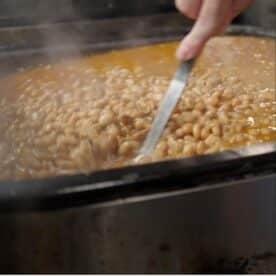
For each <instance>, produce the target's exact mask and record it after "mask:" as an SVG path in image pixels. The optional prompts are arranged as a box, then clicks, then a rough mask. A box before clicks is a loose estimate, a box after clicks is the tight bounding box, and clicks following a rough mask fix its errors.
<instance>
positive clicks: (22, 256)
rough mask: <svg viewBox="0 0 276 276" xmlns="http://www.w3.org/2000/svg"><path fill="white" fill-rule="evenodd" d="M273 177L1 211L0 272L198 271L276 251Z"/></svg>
mask: <svg viewBox="0 0 276 276" xmlns="http://www.w3.org/2000/svg"><path fill="white" fill-rule="evenodd" d="M275 181H276V175H275V174H274V175H270V176H266V177H261V178H259V179H254V180H252V179H251V180H250V181H248V180H243V181H241V182H239V183H235V184H237V185H231V186H228V187H223V188H218V189H213V190H206V191H201V192H195V193H192V194H184V193H183V194H181V192H177V193H175V194H164V195H155V196H153V197H152V198H148V199H147V198H137V199H136V200H134V202H124V201H121V202H120V201H119V202H118V201H117V202H115V203H114V204H113V205H110V206H105V207H104V206H103V207H101V208H91V207H89V206H87V207H85V208H79V209H75V210H64V211H58V212H41V213H22V214H6V215H4V214H1V215H0V244H1V247H0V272H14V273H15V272H21V273H22V272H26V273H30V272H36V273H38V272H56V273H57V272H77V273H81V272H90V273H93V272H98V273H100V272H109V273H115V272H120V273H126V272H128V273H141V272H156V273H157V272H171V273H172V272H196V271H200V270H201V269H203V268H204V267H205V266H206V265H209V264H212V263H214V262H215V261H216V260H218V259H220V258H225V259H231V258H236V257H241V256H251V255H253V254H257V253H264V252H276V235H275V233H276V186H275ZM168 185H169V183H168ZM135 201H137V202H135ZM274 272H276V267H275V271H274Z"/></svg>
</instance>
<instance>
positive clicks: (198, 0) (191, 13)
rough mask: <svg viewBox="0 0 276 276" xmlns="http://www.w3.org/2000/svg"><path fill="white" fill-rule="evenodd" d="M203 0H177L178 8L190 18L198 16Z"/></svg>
mask: <svg viewBox="0 0 276 276" xmlns="http://www.w3.org/2000/svg"><path fill="white" fill-rule="evenodd" d="M201 4H202V0H175V5H176V7H177V9H178V10H179V11H180V12H181V13H183V14H184V15H186V16H187V17H189V18H192V19H196V18H197V17H198V14H199V11H200V7H201Z"/></svg>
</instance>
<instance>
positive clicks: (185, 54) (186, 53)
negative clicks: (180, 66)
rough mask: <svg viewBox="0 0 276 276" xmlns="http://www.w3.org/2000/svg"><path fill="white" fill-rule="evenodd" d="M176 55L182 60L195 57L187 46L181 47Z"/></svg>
mask: <svg viewBox="0 0 276 276" xmlns="http://www.w3.org/2000/svg"><path fill="white" fill-rule="evenodd" d="M176 57H177V58H178V59H180V60H189V59H191V58H193V52H192V51H191V50H189V49H187V48H182V47H179V48H178V49H177V51H176Z"/></svg>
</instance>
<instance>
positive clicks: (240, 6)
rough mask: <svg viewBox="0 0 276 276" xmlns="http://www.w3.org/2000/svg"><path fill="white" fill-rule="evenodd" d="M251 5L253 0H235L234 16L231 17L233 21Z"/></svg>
mask: <svg viewBox="0 0 276 276" xmlns="http://www.w3.org/2000/svg"><path fill="white" fill-rule="evenodd" d="M251 3H252V0H233V6H232V15H231V17H232V19H233V18H235V17H236V16H238V15H239V14H240V13H241V12H242V11H243V10H245V9H246V8H247V7H248V6H249V5H250V4H251Z"/></svg>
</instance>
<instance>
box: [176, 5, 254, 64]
mask: <svg viewBox="0 0 276 276" xmlns="http://www.w3.org/2000/svg"><path fill="white" fill-rule="evenodd" d="M250 2H252V0H175V4H176V7H177V8H178V10H179V11H180V12H181V13H183V14H184V15H186V16H188V17H190V18H192V19H196V22H195V25H194V27H193V28H192V30H191V31H190V33H189V34H188V35H187V36H185V38H184V39H183V40H182V41H181V43H180V45H179V47H178V49H177V52H176V56H177V58H179V59H182V60H188V59H191V58H194V57H195V56H196V55H197V54H198V53H199V52H200V51H201V50H202V48H203V46H204V44H205V43H206V42H207V40H208V39H209V38H210V37H211V36H213V35H216V34H219V33H221V32H223V31H224V29H225V28H226V27H227V26H228V24H229V23H230V22H231V21H232V19H233V18H234V17H236V16H237V15H238V14H239V13H240V12H241V11H242V10H244V9H245V8H246V7H247V6H248V5H249V4H250Z"/></svg>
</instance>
